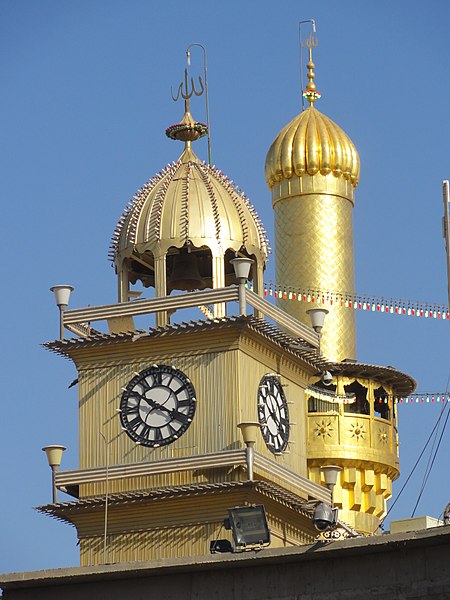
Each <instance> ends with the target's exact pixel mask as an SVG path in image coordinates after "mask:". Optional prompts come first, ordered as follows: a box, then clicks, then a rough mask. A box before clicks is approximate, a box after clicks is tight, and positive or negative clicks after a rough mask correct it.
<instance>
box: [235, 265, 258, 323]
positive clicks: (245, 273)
mask: <svg viewBox="0 0 450 600" xmlns="http://www.w3.org/2000/svg"><path fill="white" fill-rule="evenodd" d="M230 263H231V264H232V265H233V269H234V274H235V275H236V279H237V280H238V283H239V314H241V315H244V316H245V315H246V314H247V307H246V301H245V283H246V281H247V279H248V277H249V275H250V269H251V266H252V264H253V260H252V259H251V258H245V257H239V258H233V259H231V260H230Z"/></svg>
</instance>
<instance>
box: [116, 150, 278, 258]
mask: <svg viewBox="0 0 450 600" xmlns="http://www.w3.org/2000/svg"><path fill="white" fill-rule="evenodd" d="M188 241H189V242H191V243H192V244H193V245H194V246H195V247H197V248H201V247H202V246H207V247H208V248H210V249H211V251H212V254H213V256H223V254H224V252H225V250H226V249H228V248H231V249H233V250H235V251H238V250H240V248H241V246H244V247H245V248H246V250H247V252H248V253H249V254H255V255H256V256H257V258H258V260H260V261H261V262H265V261H266V260H267V252H268V250H267V241H266V235H265V231H264V228H263V226H262V223H261V221H260V219H259V217H258V215H257V214H256V211H255V209H254V208H253V206H252V205H251V204H250V202H249V201H248V199H247V198H246V197H245V196H244V195H243V194H240V193H238V192H237V190H236V189H235V187H234V186H233V185H232V183H231V182H230V180H229V179H228V178H227V177H225V176H224V175H223V174H222V173H221V172H220V171H219V170H218V169H216V168H213V167H210V166H208V165H206V164H205V163H203V162H202V161H201V160H200V159H199V158H198V157H197V156H196V155H195V153H194V152H193V151H192V149H191V148H190V147H189V146H188V147H187V148H186V149H185V150H184V152H183V154H182V155H181V157H180V158H179V160H178V161H177V162H176V163H174V164H172V165H169V166H168V167H167V168H166V169H165V170H164V171H163V172H162V173H161V174H160V175H158V176H156V177H155V178H154V179H152V180H150V181H149V182H148V183H147V184H146V185H145V186H144V187H143V188H142V189H141V190H139V192H138V193H137V195H136V197H135V198H134V200H133V201H132V203H131V205H130V207H129V208H128V209H126V212H125V215H124V218H123V220H121V221H120V222H119V224H118V226H117V229H116V234H115V237H114V238H113V242H112V249H113V251H114V253H115V254H116V255H117V256H118V258H117V260H116V262H117V265H118V268H120V267H121V261H122V260H123V258H124V257H126V256H131V254H132V253H133V252H135V251H137V252H138V253H139V254H144V253H145V252H146V251H149V252H151V253H152V254H153V255H154V256H161V255H163V254H166V253H167V251H168V249H169V248H170V247H172V246H174V247H176V248H180V247H182V246H184V245H185V244H186V242H188Z"/></svg>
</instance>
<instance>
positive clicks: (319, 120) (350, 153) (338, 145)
mask: <svg viewBox="0 0 450 600" xmlns="http://www.w3.org/2000/svg"><path fill="white" fill-rule="evenodd" d="M318 173H320V174H321V175H328V174H330V173H332V174H333V175H334V176H335V177H344V179H347V180H348V181H350V182H351V184H352V185H353V187H356V186H357V185H358V181H359V173H360V163H359V156H358V152H357V151H356V148H355V146H354V145H353V142H352V141H351V139H350V138H349V137H348V135H347V134H346V133H345V132H344V131H343V130H342V129H341V128H340V127H339V126H338V125H336V123H334V122H333V121H332V120H331V119H329V118H328V117H326V116H325V115H323V114H322V113H321V112H319V111H318V110H317V109H315V108H314V106H313V105H312V104H311V106H309V107H308V108H307V109H306V110H304V111H303V112H301V113H300V114H299V115H298V116H297V117H295V119H293V120H292V121H291V122H290V123H288V124H287V125H286V126H285V127H284V128H283V129H282V131H281V132H280V133H279V134H278V135H277V137H276V138H275V140H274V141H273V142H272V145H271V146H270V149H269V152H268V153H267V157H266V164H265V177H266V181H267V185H268V186H269V187H270V188H272V187H273V186H274V185H275V183H277V182H279V181H281V180H283V179H290V178H291V177H293V176H294V175H296V176H297V177H303V176H304V175H311V176H314V175H316V174H318Z"/></svg>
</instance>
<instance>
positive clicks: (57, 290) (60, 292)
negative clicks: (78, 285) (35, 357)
mask: <svg viewBox="0 0 450 600" xmlns="http://www.w3.org/2000/svg"><path fill="white" fill-rule="evenodd" d="M73 290H74V288H73V286H71V285H54V286H53V287H51V288H50V291H51V292H53V293H54V295H55V300H56V304H57V305H58V308H59V339H61V340H63V339H64V319H63V313H64V311H65V310H66V308H67V306H68V305H69V298H70V293H71V292H73Z"/></svg>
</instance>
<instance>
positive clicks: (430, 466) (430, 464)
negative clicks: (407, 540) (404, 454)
mask: <svg viewBox="0 0 450 600" xmlns="http://www.w3.org/2000/svg"><path fill="white" fill-rule="evenodd" d="M449 384H450V375H449V377H448V380H447V388H446V393H447V392H448V388H449ZM446 408H448V407H447V405H444V406H443V407H442V410H441V414H440V415H439V418H438V424H439V422H440V421H441V418H442V416H443V414H444V412H445V409H446ZM449 416H450V410H448V411H447V416H446V418H445V421H444V425H443V427H442V431H441V433H440V436H439V440H438V442H437V445H436V449H435V450H434V446H435V444H436V439H437V437H438V434H439V427H438V428H437V430H436V434H435V438H434V441H433V446H432V448H431V452H430V456H429V459H428V463H427V466H426V468H425V473H424V476H423V480H422V485H421V488H420V491H419V495H418V497H417V501H416V504H415V505H414V509H413V511H412V514H411V518H413V517H414V515H415V514H416V510H417V507H418V505H419V502H420V500H421V498H422V495H423V492H424V491H425V488H426V485H427V482H428V479H429V477H430V475H431V471H432V469H433V466H434V463H435V461H436V457H437V454H438V452H439V448H440V445H441V442H442V438H443V436H444V433H445V429H446V427H447V423H448V419H449Z"/></svg>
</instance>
